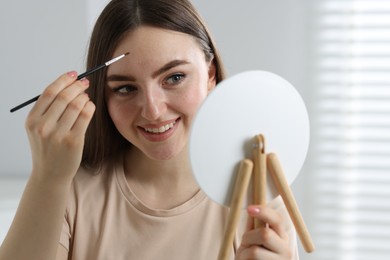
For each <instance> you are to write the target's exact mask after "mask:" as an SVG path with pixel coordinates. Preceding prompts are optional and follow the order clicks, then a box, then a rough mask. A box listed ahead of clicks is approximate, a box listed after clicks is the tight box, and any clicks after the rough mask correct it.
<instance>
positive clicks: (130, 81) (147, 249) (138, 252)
mask: <svg viewBox="0 0 390 260" xmlns="http://www.w3.org/2000/svg"><path fill="white" fill-rule="evenodd" d="M126 52H130V54H129V55H128V56H126V57H125V58H124V59H122V60H121V61H118V62H117V63H114V64H112V65H111V66H110V67H109V68H108V69H107V70H105V71H100V72H97V73H95V74H93V75H92V76H91V77H89V79H88V80H87V79H84V80H80V81H77V80H76V78H77V73H75V72H69V73H66V74H64V75H62V76H60V77H59V78H58V79H57V80H56V81H54V82H53V83H52V84H51V85H50V86H48V87H47V88H46V90H45V91H44V92H43V93H42V95H41V98H40V99H39V100H38V102H37V103H36V104H35V106H34V107H33V109H32V110H31V112H30V114H29V116H28V118H27V120H26V129H27V132H28V136H29V140H30V144H31V149H32V159H33V168H32V174H31V177H30V179H29V182H28V184H27V186H26V189H25V192H24V194H23V197H22V199H21V202H20V205H19V208H18V211H17V214H16V216H15V219H14V222H13V224H12V226H11V228H10V231H9V233H8V235H7V237H6V239H5V241H4V243H3V245H2V247H1V250H0V259H1V260H2V259H163V260H164V259H216V258H217V255H218V249H219V246H220V244H221V241H222V236H223V231H224V226H225V222H226V217H227V209H226V208H224V207H222V206H219V205H217V204H215V203H213V202H212V201H211V200H209V199H208V198H207V197H206V196H205V194H204V193H203V192H202V191H200V189H199V187H198V185H197V183H196V182H195V180H194V178H193V175H192V172H191V169H190V166H189V161H188V137H189V130H190V125H191V122H192V120H193V118H194V116H195V113H196V111H197V109H198V107H199V106H200V105H201V103H202V101H203V100H204V99H205V98H206V97H207V95H208V94H209V93H210V92H211V91H212V90H213V89H214V87H215V86H216V84H217V83H218V82H220V81H221V80H222V79H223V78H224V72H223V68H222V63H221V60H220V57H219V54H218V52H217V50H216V48H215V45H214V43H213V40H212V39H211V37H210V34H209V32H208V31H207V29H206V27H205V25H204V23H203V21H202V20H201V18H200V17H199V15H198V14H197V12H196V11H195V9H194V8H193V6H192V5H191V4H190V3H189V2H187V1H185V0H113V1H111V2H110V3H109V4H108V5H107V7H106V8H105V9H104V11H103V12H102V14H101V15H100V17H99V19H98V21H97V23H96V25H95V29H94V31H93V34H92V38H91V43H90V48H89V54H88V61H87V67H88V68H92V67H95V66H97V65H99V64H102V63H104V62H105V61H107V60H109V59H111V58H112V57H114V56H117V55H120V54H123V53H126ZM80 165H81V167H80ZM275 208H278V209H275ZM248 214H249V215H250V216H251V217H252V218H258V219H260V220H261V221H263V222H266V223H268V225H269V228H266V229H261V230H259V229H258V230H253V229H252V227H251V225H248V228H247V230H246V231H245V232H244V234H243V235H242V236H241V235H237V241H236V242H235V244H234V245H232V252H234V256H233V254H232V259H296V245H295V237H294V233H293V230H292V228H291V223H290V222H289V221H287V218H286V217H285V216H286V214H285V210H284V208H283V207H281V204H280V202H279V201H276V202H274V205H271V206H269V207H260V206H255V205H253V206H250V207H249V208H248ZM64 216H65V217H64ZM252 222H253V219H252V220H250V221H248V223H252ZM289 232H290V234H289Z"/></svg>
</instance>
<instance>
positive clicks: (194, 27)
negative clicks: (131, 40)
mask: <svg viewBox="0 0 390 260" xmlns="http://www.w3.org/2000/svg"><path fill="white" fill-rule="evenodd" d="M141 25H148V26H153V27H157V28H163V29H168V30H173V31H177V32H181V33H185V34H188V35H191V36H193V37H194V38H195V39H196V40H197V41H198V43H199V46H200V48H201V49H202V50H203V52H204V54H205V57H206V61H210V60H213V62H214V64H215V68H216V82H217V83H218V82H220V81H221V80H223V79H224V77H225V74H224V69H223V65H222V62H221V57H220V55H219V53H218V50H217V49H216V47H215V43H214V40H213V39H212V37H211V35H210V33H209V30H208V29H207V27H206V25H205V23H204V22H203V20H202V18H201V17H200V15H199V14H198V12H197V11H196V9H195V8H194V6H193V5H192V4H191V3H190V2H189V1H188V0H112V1H110V2H109V4H108V5H107V6H106V7H105V9H104V10H103V12H102V13H101V15H100V16H99V18H98V20H97V21H96V24H95V27H94V29H93V32H92V36H91V39H90V45H89V50H88V57H87V69H90V68H93V67H96V66H98V65H100V64H103V63H104V62H105V61H107V60H109V59H111V58H112V55H113V53H114V51H115V49H116V48H117V46H118V44H119V43H120V41H121V40H122V39H123V37H124V36H125V35H126V34H127V33H128V32H130V31H132V30H134V29H136V28H137V27H139V26H141ZM106 73H107V70H106V69H105V70H101V71H99V72H96V73H94V74H93V75H91V76H90V77H89V81H90V87H89V89H88V90H87V93H88V94H89V97H90V99H91V101H93V102H94V103H95V105H96V111H95V115H94V117H93V118H92V121H91V123H90V125H89V127H88V129H87V133H86V137H85V145H84V152H83V158H82V163H81V164H82V166H84V167H88V168H92V169H98V168H101V167H102V166H103V165H110V164H112V163H113V162H114V161H115V159H116V158H118V157H119V156H120V155H122V153H123V152H124V151H125V149H127V148H128V147H129V146H130V145H131V144H130V143H129V142H128V141H127V140H126V139H124V137H122V135H121V134H120V133H119V132H118V131H117V129H116V128H115V126H114V123H113V122H112V120H111V118H110V116H109V113H108V111H107V106H106V103H105V97H104V88H105V85H106Z"/></svg>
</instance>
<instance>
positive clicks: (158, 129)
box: [144, 121, 176, 134]
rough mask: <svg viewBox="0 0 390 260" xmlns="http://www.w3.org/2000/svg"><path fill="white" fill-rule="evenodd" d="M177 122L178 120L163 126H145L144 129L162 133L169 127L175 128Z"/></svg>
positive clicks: (149, 131)
mask: <svg viewBox="0 0 390 260" xmlns="http://www.w3.org/2000/svg"><path fill="white" fill-rule="evenodd" d="M175 123H176V121H174V122H171V123H169V124H166V125H163V126H160V127H158V128H152V127H144V130H145V132H148V133H153V134H162V133H164V132H166V131H168V130H169V129H171V128H173V126H174V125H175Z"/></svg>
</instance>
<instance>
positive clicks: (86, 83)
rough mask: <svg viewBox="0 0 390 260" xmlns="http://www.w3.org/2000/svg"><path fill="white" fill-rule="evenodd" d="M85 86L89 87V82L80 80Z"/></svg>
mask: <svg viewBox="0 0 390 260" xmlns="http://www.w3.org/2000/svg"><path fill="white" fill-rule="evenodd" d="M80 81H81V82H82V83H83V84H84V85H85V86H88V85H89V80H88V79H82V80H80Z"/></svg>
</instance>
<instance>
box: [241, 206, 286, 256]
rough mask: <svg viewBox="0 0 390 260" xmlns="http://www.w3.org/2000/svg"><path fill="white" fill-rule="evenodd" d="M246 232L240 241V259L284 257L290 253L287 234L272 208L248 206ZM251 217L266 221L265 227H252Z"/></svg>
mask: <svg viewBox="0 0 390 260" xmlns="http://www.w3.org/2000/svg"><path fill="white" fill-rule="evenodd" d="M248 214H249V217H250V219H249V221H248V225H247V228H248V230H247V232H246V233H245V234H244V235H243V238H242V241H241V250H240V256H241V257H242V258H240V259H285V258H280V257H281V256H283V257H288V256H289V255H290V248H289V243H288V234H287V232H286V231H285V230H284V228H283V219H282V217H281V216H280V215H279V214H278V213H277V212H276V211H275V210H273V209H271V208H267V207H262V206H250V207H248ZM253 218H257V219H259V220H260V221H262V222H264V223H267V227H262V228H258V229H253Z"/></svg>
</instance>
